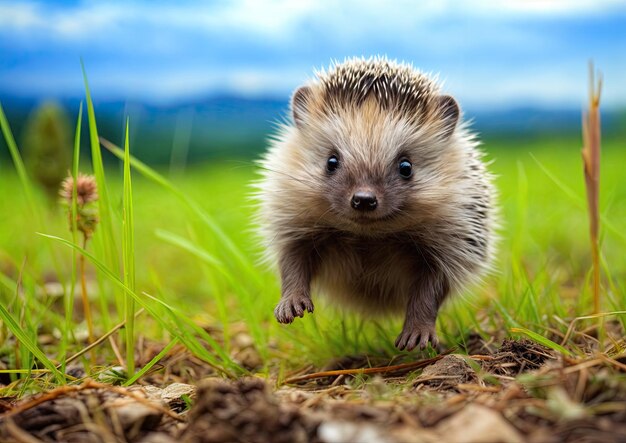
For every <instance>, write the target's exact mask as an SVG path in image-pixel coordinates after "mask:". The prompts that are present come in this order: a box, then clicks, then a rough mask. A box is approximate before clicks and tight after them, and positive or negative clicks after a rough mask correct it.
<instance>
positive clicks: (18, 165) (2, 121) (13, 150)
mask: <svg viewBox="0 0 626 443" xmlns="http://www.w3.org/2000/svg"><path fill="white" fill-rule="evenodd" d="M0 126H1V127H2V133H3V134H4V140H5V141H6V143H7V146H8V148H9V152H10V154H11V158H12V159H13V164H14V165H15V170H16V171H17V175H18V177H19V179H20V182H21V183H22V188H24V194H26V200H27V202H28V206H29V207H30V209H31V211H32V213H33V215H34V216H35V217H38V221H39V220H40V218H39V211H38V210H37V207H36V206H37V205H36V204H35V198H34V196H33V195H34V193H33V188H32V183H31V181H30V179H29V178H28V174H27V173H26V167H25V166H24V162H23V161H22V157H21V155H20V152H19V150H18V149H17V144H16V143H15V138H14V137H13V133H12V132H11V128H10V126H9V122H8V121H7V118H6V116H5V115H4V110H3V109H2V104H1V103H0Z"/></svg>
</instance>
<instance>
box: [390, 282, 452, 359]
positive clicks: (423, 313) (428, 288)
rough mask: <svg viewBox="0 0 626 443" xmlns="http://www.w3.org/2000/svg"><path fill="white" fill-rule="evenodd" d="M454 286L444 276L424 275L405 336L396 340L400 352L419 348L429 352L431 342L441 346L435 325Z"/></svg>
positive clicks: (413, 299) (409, 305)
mask: <svg viewBox="0 0 626 443" xmlns="http://www.w3.org/2000/svg"><path fill="white" fill-rule="evenodd" d="M449 289H450V285H449V284H448V282H447V279H446V277H445V276H444V275H443V274H439V275H437V274H434V273H428V274H422V275H420V277H419V279H418V281H417V282H416V284H415V289H414V290H413V291H412V294H411V297H410V298H409V301H408V303H407V307H406V315H405V319H404V326H403V327H402V332H401V333H400V335H399V336H398V338H397V339H396V343H395V344H396V347H397V348H398V349H399V350H407V351H411V350H413V349H414V348H415V347H417V346H418V345H419V347H420V349H425V348H426V346H428V343H429V342H430V343H431V344H432V346H433V348H436V347H437V345H438V344H439V339H438V337H437V332H436V330H435V323H436V321H437V313H438V312H439V307H440V306H441V303H442V302H443V300H444V299H445V298H446V296H447V295H448V292H449Z"/></svg>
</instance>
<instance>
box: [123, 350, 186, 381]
mask: <svg viewBox="0 0 626 443" xmlns="http://www.w3.org/2000/svg"><path fill="white" fill-rule="evenodd" d="M177 344H178V339H177V338H175V339H174V340H172V341H171V342H169V343H168V344H167V346H166V347H164V348H163V349H162V350H161V352H159V353H158V354H157V355H156V356H155V357H154V358H153V359H152V360H150V361H149V362H148V364H146V365H145V366H144V367H143V368H141V369H140V370H139V371H137V373H136V374H135V375H133V376H132V377H131V378H129V379H128V380H126V381H125V382H124V383H123V384H122V386H130V385H132V384H133V383H135V382H136V381H137V380H139V379H140V378H141V377H143V376H144V375H146V373H147V372H148V371H150V369H152V368H153V367H154V365H156V364H157V363H158V362H160V361H161V360H162V359H163V357H165V356H166V355H167V353H168V352H170V351H171V350H172V348H173V347H174V346H176V345H177Z"/></svg>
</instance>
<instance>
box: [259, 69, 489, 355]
mask: <svg viewBox="0 0 626 443" xmlns="http://www.w3.org/2000/svg"><path fill="white" fill-rule="evenodd" d="M440 89H441V88H440V85H439V83H438V82H437V80H436V79H435V78H433V77H432V76H429V75H426V74H424V73H422V72H420V71H419V70H417V69H415V68H414V67H413V66H412V65H410V64H406V63H399V62H396V61H391V60H389V59H386V58H384V57H376V58H369V59H364V58H352V59H346V60H345V61H344V62H340V63H337V62H336V63H334V64H332V65H331V66H330V67H329V68H328V69H327V70H321V71H318V72H316V73H315V75H314V77H313V79H312V80H311V81H309V82H308V83H307V84H305V85H303V86H301V87H299V88H298V89H297V90H296V91H295V92H294V94H293V96H292V99H291V106H290V111H291V122H285V123H284V124H282V125H281V126H280V128H279V132H278V134H277V135H276V136H274V137H273V138H272V139H271V140H270V146H269V149H268V150H267V152H266V153H265V154H264V156H263V157H262V159H261V160H260V161H259V164H260V174H261V178H260V179H259V180H258V182H257V183H256V186H257V191H256V197H257V199H258V200H257V201H258V208H259V209H258V225H259V231H260V234H261V237H262V239H263V242H264V250H265V251H266V254H265V257H266V258H267V259H268V260H269V261H270V262H271V263H274V264H275V265H277V267H278V270H279V273H280V280H281V297H280V301H279V302H278V305H277V306H276V309H275V311H274V314H275V317H276V319H277V320H278V322H280V323H285V324H286V323H291V322H293V321H294V319H295V318H296V317H303V316H304V313H305V312H309V313H312V312H313V308H314V305H313V301H312V298H311V296H312V295H315V296H316V297H317V296H318V294H319V295H322V296H324V297H325V298H326V299H327V300H329V302H330V303H331V304H337V305H340V306H345V307H348V308H354V309H356V310H359V311H360V312H362V313H363V314H367V315H393V314H396V315H400V314H402V313H403V314H404V325H403V328H402V331H401V332H400V334H399V335H398V338H397V339H396V342H395V345H396V347H397V348H398V349H399V350H409V351H410V350H413V349H414V348H416V347H418V346H419V347H420V348H421V349H424V348H426V347H427V346H428V344H429V343H430V344H431V345H432V347H434V348H436V347H437V345H438V338H437V334H436V330H435V324H436V320H437V315H438V311H439V308H440V306H441V304H442V303H443V302H444V300H446V299H447V297H448V295H450V294H453V293H458V292H460V291H461V290H462V289H463V288H465V287H466V286H467V285H468V284H471V283H473V282H476V281H478V280H480V279H481V277H482V276H483V275H484V274H485V272H486V271H488V270H489V269H490V267H491V262H492V258H493V255H494V248H495V243H496V234H495V232H494V231H495V228H496V225H497V211H496V206H495V198H496V193H495V189H494V186H493V183H492V182H493V178H492V175H491V174H490V173H489V171H488V170H487V165H486V163H485V161H484V160H483V153H482V151H481V150H480V149H479V142H478V141H477V139H476V136H475V135H474V134H473V133H472V132H471V131H470V129H469V127H468V125H467V123H464V122H462V114H461V110H460V108H459V105H458V103H457V101H456V100H455V99H454V98H453V97H452V96H450V95H445V94H442V92H441V91H440Z"/></svg>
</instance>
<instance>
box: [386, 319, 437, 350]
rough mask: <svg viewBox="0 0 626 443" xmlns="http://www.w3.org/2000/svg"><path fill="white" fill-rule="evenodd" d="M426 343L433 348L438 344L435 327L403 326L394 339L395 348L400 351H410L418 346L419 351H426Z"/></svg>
mask: <svg viewBox="0 0 626 443" xmlns="http://www.w3.org/2000/svg"><path fill="white" fill-rule="evenodd" d="M428 342H430V343H431V344H432V346H433V348H436V347H437V345H438V344H439V339H438V338H437V332H436V331H435V325H420V326H412V325H407V324H405V325H404V327H403V328H402V332H401V333H400V335H399V336H398V338H397V339H396V348H398V349H399V350H401V351H402V350H407V351H411V350H413V349H414V348H415V347H416V346H417V345H418V344H419V347H420V349H426V346H427V345H428Z"/></svg>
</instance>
